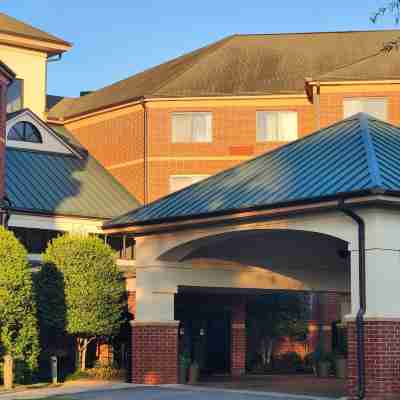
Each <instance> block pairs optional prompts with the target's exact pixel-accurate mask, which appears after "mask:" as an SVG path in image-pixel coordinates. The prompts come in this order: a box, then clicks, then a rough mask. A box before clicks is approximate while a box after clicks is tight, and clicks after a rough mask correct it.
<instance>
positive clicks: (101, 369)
mask: <svg viewBox="0 0 400 400" xmlns="http://www.w3.org/2000/svg"><path fill="white" fill-rule="evenodd" d="M87 373H88V375H89V376H90V377H91V378H93V379H99V380H104V381H111V380H115V379H121V378H123V377H124V376H125V372H124V371H123V370H121V369H119V368H118V367H117V366H116V365H114V364H111V365H109V364H101V363H97V364H96V365H95V366H94V368H91V369H88V370H87Z"/></svg>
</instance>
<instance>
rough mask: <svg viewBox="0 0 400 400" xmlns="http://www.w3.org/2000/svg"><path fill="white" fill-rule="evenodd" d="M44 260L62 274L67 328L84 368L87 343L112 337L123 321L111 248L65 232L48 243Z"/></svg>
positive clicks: (119, 277)
mask: <svg viewBox="0 0 400 400" xmlns="http://www.w3.org/2000/svg"><path fill="white" fill-rule="evenodd" d="M44 262H45V263H46V264H51V265H53V266H54V267H55V268H56V269H57V270H58V271H59V272H60V273H61V274H62V278H63V284H64V295H65V300H64V301H65V309H66V314H65V321H66V331H67V333H68V334H70V335H73V336H74V337H75V338H76V343H77V347H78V353H79V360H80V368H81V369H82V370H84V369H85V367H86V362H85V360H86V352H87V348H88V345H89V343H91V342H92V341H94V340H96V339H99V338H104V337H112V336H113V335H115V334H117V333H118V332H119V329H120V326H121V324H122V323H123V320H122V315H123V310H124V306H125V304H124V294H125V288H124V283H123V279H122V275H121V273H120V272H119V270H118V267H117V265H116V261H115V255H114V251H113V250H112V249H111V247H109V246H108V245H106V244H105V243H104V241H103V240H101V239H100V238H98V237H95V236H83V235H69V234H67V235H64V236H59V237H58V238H56V239H54V240H53V241H52V242H51V243H50V245H49V246H48V247H47V250H46V253H45V254H44Z"/></svg>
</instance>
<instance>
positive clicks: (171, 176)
mask: <svg viewBox="0 0 400 400" xmlns="http://www.w3.org/2000/svg"><path fill="white" fill-rule="evenodd" d="M209 177H210V175H206V174H175V175H170V176H169V193H175V192H178V191H179V190H183V189H185V188H186V187H188V186H191V185H194V184H195V183H198V182H201V181H202V180H204V179H207V178H209ZM176 178H178V179H179V178H183V179H185V178H199V179H198V180H197V181H195V182H193V183H191V184H190V185H187V186H184V187H182V188H180V189H176V190H172V182H173V180H174V179H176Z"/></svg>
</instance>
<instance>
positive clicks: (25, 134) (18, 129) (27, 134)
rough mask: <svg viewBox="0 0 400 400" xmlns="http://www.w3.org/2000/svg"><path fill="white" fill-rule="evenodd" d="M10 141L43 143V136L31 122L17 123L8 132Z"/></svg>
mask: <svg viewBox="0 0 400 400" xmlns="http://www.w3.org/2000/svg"><path fill="white" fill-rule="evenodd" d="M7 138H8V139H9V140H17V141H20V142H30V143H42V136H41V135H40V132H39V131H38V129H37V128H36V127H35V126H34V125H32V124H31V123H30V122H25V121H24V122H17V123H16V124H15V125H14V126H13V127H12V128H11V129H10V131H9V132H8V136H7Z"/></svg>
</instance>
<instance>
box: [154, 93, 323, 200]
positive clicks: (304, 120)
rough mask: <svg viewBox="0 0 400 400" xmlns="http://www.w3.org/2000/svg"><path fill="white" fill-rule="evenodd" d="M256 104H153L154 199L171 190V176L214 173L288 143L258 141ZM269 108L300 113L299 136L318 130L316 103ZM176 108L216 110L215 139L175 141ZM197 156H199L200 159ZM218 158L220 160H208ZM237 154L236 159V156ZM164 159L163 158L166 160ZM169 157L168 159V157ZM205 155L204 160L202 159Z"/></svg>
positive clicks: (183, 109) (257, 108) (214, 122)
mask: <svg viewBox="0 0 400 400" xmlns="http://www.w3.org/2000/svg"><path fill="white" fill-rule="evenodd" d="M263 109H264V108H260V107H256V106H252V107H249V106H245V107H244V106H241V107H239V106H235V100H232V106H224V107H196V108H193V107H191V108H189V107H181V106H179V108H178V109H177V108H173V107H171V108H151V107H149V111H148V118H149V125H148V129H149V157H150V158H151V159H152V161H151V162H150V165H149V192H150V201H153V200H156V199H158V198H160V197H162V196H165V195H166V194H168V193H169V177H170V176H171V175H191V174H199V175H201V174H204V175H214V174H216V173H217V172H220V171H223V170H225V169H228V168H230V167H233V166H234V165H237V164H239V163H241V162H243V161H244V160H245V159H248V158H252V157H255V156H256V155H258V154H261V153H263V152H265V151H268V150H273V149H275V148H277V147H280V146H282V145H283V144H285V143H284V142H268V143H257V141H256V133H257V129H256V122H257V121H256V112H257V111H259V110H263ZM265 109H266V110H280V109H283V110H293V111H297V112H298V117H299V120H298V128H299V137H302V136H305V135H307V134H309V133H311V132H312V131H313V130H314V129H315V119H314V114H313V106H312V105H311V104H310V105H308V106H294V107H290V106H289V107H288V106H285V107H283V106H282V107H267V108H265ZM176 111H208V112H212V115H213V120H212V128H213V140H212V142H211V143H172V141H171V137H172V132H171V114H172V113H173V112H176ZM196 157H199V159H197V160H196ZM207 157H213V158H214V157H218V158H219V159H207ZM235 157H236V158H235ZM160 158H163V159H162V160H161V159H160ZM166 158H168V159H166ZM202 158H203V159H202Z"/></svg>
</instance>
